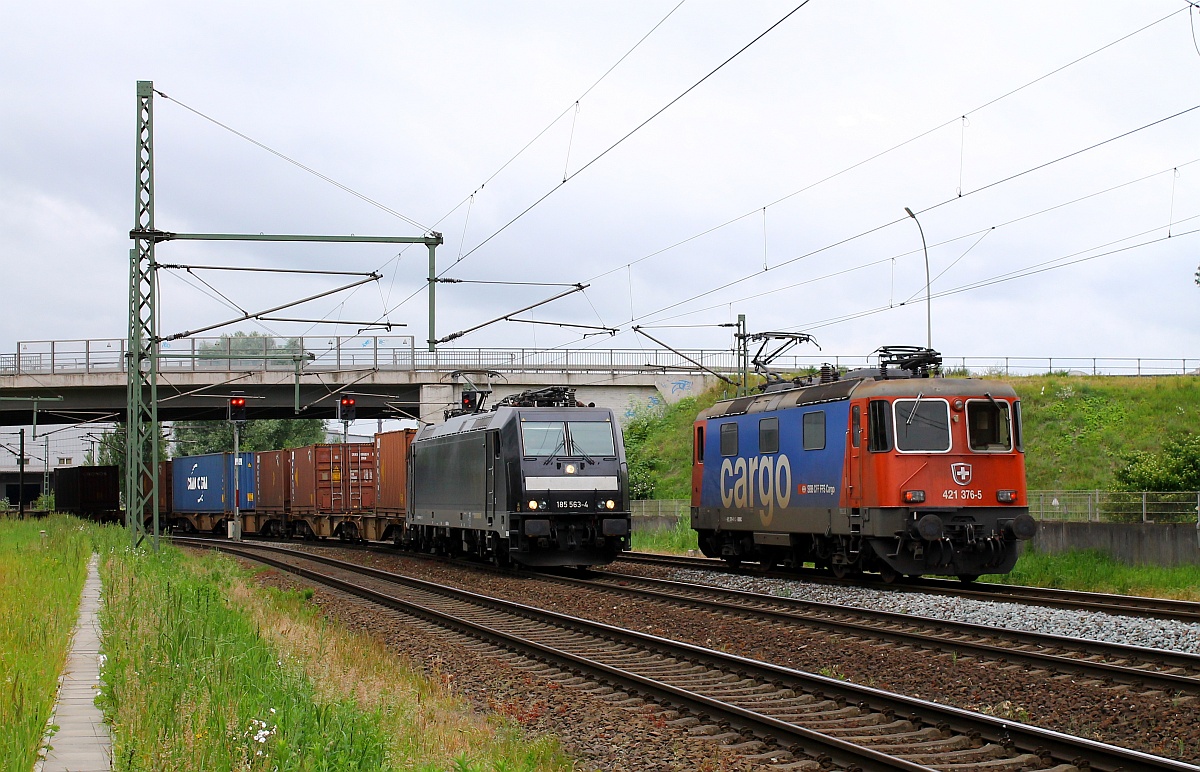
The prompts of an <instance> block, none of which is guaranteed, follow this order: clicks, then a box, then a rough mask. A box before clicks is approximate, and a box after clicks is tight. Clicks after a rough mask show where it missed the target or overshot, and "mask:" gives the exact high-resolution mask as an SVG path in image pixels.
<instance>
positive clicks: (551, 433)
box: [521, 421, 567, 456]
mask: <svg viewBox="0 0 1200 772" xmlns="http://www.w3.org/2000/svg"><path fill="white" fill-rule="evenodd" d="M521 444H523V445H524V446H525V455H527V456H553V455H554V454H555V453H558V452H559V451H561V450H564V449H565V448H566V446H567V425H566V424H565V423H563V422H562V421H525V422H523V423H522V424H521Z"/></svg>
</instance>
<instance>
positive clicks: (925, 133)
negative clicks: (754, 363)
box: [584, 9, 1186, 282]
mask: <svg viewBox="0 0 1200 772" xmlns="http://www.w3.org/2000/svg"><path fill="white" fill-rule="evenodd" d="M1183 10H1186V9H1179V10H1176V11H1172V12H1171V13H1169V14H1167V15H1166V16H1163V17H1161V18H1159V19H1157V20H1155V21H1152V22H1150V23H1149V24H1146V25H1144V26H1142V27H1139V28H1138V29H1136V30H1134V31H1133V32H1129V33H1127V34H1125V35H1122V36H1121V37H1119V38H1117V39H1116V40H1113V41H1111V42H1109V43H1105V44H1104V45H1102V46H1100V47H1099V48H1096V49H1093V50H1092V51H1089V52H1088V53H1086V54H1084V55H1082V56H1079V57H1076V58H1075V59H1072V60H1071V61H1069V62H1067V63H1066V64H1063V65H1061V66H1059V67H1056V68H1054V69H1053V70H1050V71H1049V72H1047V73H1045V74H1043V75H1040V76H1038V77H1036V78H1034V79H1033V80H1030V81H1027V82H1025V83H1023V84H1022V85H1020V86H1017V87H1015V88H1012V89H1009V90H1008V91H1006V92H1004V93H1003V94H1000V95H999V96H996V97H993V98H992V99H989V100H988V101H986V102H984V103H982V104H980V105H978V106H977V107H973V108H971V109H970V110H966V111H965V112H963V113H962V114H961V115H958V116H955V117H954V118H950V119H948V120H946V121H943V122H941V123H939V124H937V125H936V126H933V127H931V128H928V129H925V130H924V131H922V132H920V133H918V134H916V135H914V136H912V137H909V138H908V139H906V140H903V141H902V142H898V143H896V144H894V145H891V146H890V147H888V148H886V149H884V150H881V151H879V152H878V153H875V154H873V155H871V156H868V157H867V158H864V159H862V160H861V161H857V162H855V163H853V164H851V165H850V166H847V167H845V168H843V169H840V170H838V171H836V172H834V173H833V174H830V175H827V176H825V177H822V178H820V179H818V180H815V181H814V182H811V183H808V184H807V185H804V186H803V187H801V188H798V189H796V190H793V191H792V192H791V193H788V194H786V195H784V196H780V197H779V198H777V199H775V200H773V201H771V202H769V203H767V204H765V205H764V206H763V207H761V208H764V209H769V208H771V207H773V206H777V205H779V204H782V203H783V202H784V201H787V200H789V199H791V198H794V197H796V196H798V195H800V194H801V193H805V192H807V191H809V190H812V189H813V188H816V187H818V186H820V185H823V184H825V183H826V182H831V181H833V180H835V179H837V178H838V177H841V176H843V175H845V174H848V173H850V172H852V171H854V170H855V169H858V168H860V167H862V166H865V165H867V164H869V163H871V162H872V161H876V160H878V159H880V158H883V157H884V156H887V155H890V154H891V153H893V152H895V151H897V150H900V149H901V148H904V147H906V146H908V145H911V144H912V143H914V142H917V141H918V140H921V139H924V138H925V137H927V136H929V135H931V134H934V133H936V132H938V131H940V130H942V129H944V128H946V127H947V126H950V125H952V124H954V123H955V122H956V121H960V120H966V119H968V117H969V116H971V115H973V114H975V113H978V112H980V111H982V110H984V109H986V108H988V107H991V106H992V105H995V104H997V103H999V102H1002V101H1004V100H1005V99H1008V98H1009V97H1011V96H1014V95H1016V94H1018V93H1020V92H1022V91H1024V90H1025V89H1027V88H1030V87H1031V86H1034V85H1036V84H1037V83H1040V82H1041V81H1043V80H1046V79H1047V78H1050V77H1053V76H1054V75H1057V74H1058V73H1060V72H1063V71H1065V70H1067V69H1070V68H1071V67H1074V66H1075V65H1077V64H1080V63H1081V62H1084V61H1086V60H1087V59H1090V58H1091V57H1093V56H1095V55H1097V54H1099V53H1101V52H1103V51H1105V50H1107V49H1109V48H1112V47H1113V46H1115V45H1118V44H1120V43H1123V42H1124V41H1126V40H1129V39H1130V38H1132V37H1134V36H1136V35H1139V34H1141V33H1142V32H1145V31H1146V30H1149V29H1151V28H1152V27H1155V26H1157V25H1159V24H1162V23H1163V22H1165V21H1166V20H1167V19H1170V18H1172V17H1173V16H1176V15H1177V14H1179V13H1181V12H1182V11H1183ZM960 187H961V181H960ZM758 211H759V210H758V209H757V208H756V209H752V210H750V211H748V212H745V213H743V214H740V215H737V216H736V217H733V218H730V219H728V220H726V221H724V222H722V223H720V224H718V225H714V226H712V227H710V228H707V229H705V230H703V231H701V232H699V233H696V234H694V235H692V236H688V237H687V238H685V239H682V240H680V241H677V242H675V243H673V244H670V245H668V246H666V247H663V248H661V249H658V250H655V251H654V252H651V253H649V254H647V255H644V256H642V257H640V258H638V259H636V260H633V261H631V262H629V263H626V264H625V265H623V266H618V267H616V268H612V269H610V270H608V271H604V272H602V273H599V274H596V275H595V276H591V277H589V278H587V279H585V280H584V281H588V282H594V281H596V280H597V279H601V278H604V277H605V276H607V275H608V274H610V273H612V272H614V271H618V270H620V269H621V268H625V267H628V266H631V265H637V264H638V263H641V262H643V261H646V260H650V259H652V258H654V257H657V256H659V255H661V254H663V253H665V252H669V251H671V250H673V249H676V248H678V247H681V246H683V245H684V244H687V243H690V242H692V241H695V240H696V239H699V238H703V237H704V236H708V235H709V234H712V233H715V232H717V231H719V230H722V229H724V228H727V227H729V226H730V225H733V224H735V223H737V222H740V221H742V220H744V219H746V218H747V217H750V216H752V215H754V214H756V213H757V212H758Z"/></svg>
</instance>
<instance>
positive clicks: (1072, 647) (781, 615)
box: [540, 571, 1200, 694]
mask: <svg viewBox="0 0 1200 772" xmlns="http://www.w3.org/2000/svg"><path fill="white" fill-rule="evenodd" d="M540 576H544V577H545V578H546V579H548V580H551V581H556V582H560V583H565V584H570V585H574V586H580V587H590V588H602V589H604V590H607V591H610V592H618V593H622V594H625V595H629V596H633V597H638V598H642V599H645V600H649V601H657V602H663V603H672V604H685V605H689V606H692V607H699V608H704V609H707V610H712V611H715V612H718V613H723V614H733V615H738V616H741V617H745V618H750V619H756V620H760V621H765V622H774V623H779V624H784V625H789V626H795V625H803V626H808V627H816V628H819V629H823V630H826V631H828V632H832V633H837V634H843V635H853V636H859V637H866V638H874V639H876V640H879V641H881V642H888V643H891V644H896V645H902V646H913V647H916V648H922V649H939V650H944V651H950V652H953V653H955V654H958V655H963V656H973V657H977V658H983V659H994V660H1003V661H1007V662H1013V663H1020V664H1024V665H1028V666H1030V667H1033V668H1039V669H1044V670H1047V671H1050V672H1059V673H1068V674H1073V675H1081V676H1085V677H1088V678H1095V679H1101V680H1112V681H1115V682H1118V683H1123V684H1131V685H1134V686H1137V687H1139V688H1149V689H1158V690H1161V691H1164V692H1166V693H1168V694H1174V693H1176V692H1181V691H1182V692H1189V693H1200V656H1197V655H1195V654H1185V653H1182V652H1175V651H1165V650H1159V649H1145V648H1141V647H1137V646H1129V645H1124V644H1113V643H1105V642H1103V641H1091V640H1086V639H1078V638H1067V637H1064V636H1058V635H1048V634H1044V633H1033V632H1024V631H1021V630H1009V629H1005V628H994V627H988V626H985V625H978V624H972V623H967V622H953V621H946V620H941V619H933V618H929V617H919V616H913V615H911V614H901V613H895V612H889V611H875V610H871V609H864V608H858V607H847V606H840V605H837V604H834V603H823V602H819V601H807V600H800V599H795V598H784V597H779V596H774V595H764V594H762V593H755V592H748V591H744V590H732V589H726V588H720V587H711V586H708V585H701V584H692V583H688V582H679V581H670V580H666V579H652V578H648V577H642V576H633V575H629V574H621V573H614V572H607V571H606V572H603V573H601V574H600V575H599V577H597V578H591V579H579V578H573V577H564V576H561V575H554V574H551V575H540Z"/></svg>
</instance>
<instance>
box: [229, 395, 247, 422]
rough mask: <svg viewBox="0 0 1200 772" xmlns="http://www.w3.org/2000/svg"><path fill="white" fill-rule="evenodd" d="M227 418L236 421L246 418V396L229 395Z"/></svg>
mask: <svg viewBox="0 0 1200 772" xmlns="http://www.w3.org/2000/svg"><path fill="white" fill-rule="evenodd" d="M229 420H230V421H234V422H235V423H236V422H238V421H245V420H246V398H245V397H230V398H229Z"/></svg>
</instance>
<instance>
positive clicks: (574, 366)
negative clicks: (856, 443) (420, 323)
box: [0, 335, 1200, 376]
mask: <svg viewBox="0 0 1200 772" xmlns="http://www.w3.org/2000/svg"><path fill="white" fill-rule="evenodd" d="M17 349H18V350H17V352H16V353H12V354H0V375H78V374H91V373H114V372H124V368H125V353H126V352H125V350H126V341H125V340H124V339H121V338H97V339H89V340H60V341H46V340H43V341H22V342H20V343H18V344H17ZM159 353H160V354H161V355H162V358H161V359H160V360H159V368H160V370H162V371H163V372H246V371H262V370H281V371H286V370H292V369H293V368H294V367H295V366H296V361H295V358H299V360H300V364H301V365H302V366H303V369H304V370H305V371H308V372H311V371H333V370H366V369H378V370H437V371H446V370H497V371H500V372H529V371H545V372H605V371H608V372H622V373H627V372H646V371H648V370H656V369H660V370H662V371H663V372H665V373H669V372H688V373H697V372H700V368H698V367H696V365H694V364H693V363H692V362H689V361H688V359H692V360H695V361H696V362H700V363H702V364H703V365H704V366H705V367H707V368H710V369H713V370H716V371H718V372H724V373H728V372H733V371H735V370H736V369H737V364H738V363H737V355H736V353H735V352H734V351H732V350H729V349H724V350H722V349H699V350H696V349H689V350H685V351H683V352H682V353H683V354H684V355H686V358H685V356H681V355H680V354H677V353H675V352H673V351H668V350H663V349H600V348H582V349H557V348H555V349H533V348H512V349H508V348H449V347H442V348H439V349H438V350H437V351H426V350H424V349H422V348H418V347H417V345H416V341H415V339H414V337H413V336H411V335H358V336H350V337H321V336H316V337H312V336H304V337H295V338H273V337H260V336H242V337H237V336H235V337H219V338H188V339H183V340H176V341H169V342H164V343H162V344H160V346H159ZM824 363H829V364H832V365H834V366H835V367H839V368H846V369H853V368H856V367H869V366H871V365H872V364H874V361H873V360H872V357H871V356H870V355H869V354H868V355H852V356H845V355H835V354H820V353H818V354H813V355H805V356H790V357H781V358H780V359H779V360H777V361H776V362H774V363H773V364H772V367H773V368H774V369H776V370H777V371H780V372H803V371H807V370H811V369H815V368H819V367H820V366H821V365H822V364H824ZM943 370H944V371H946V372H948V373H951V374H969V375H976V376H987V375H991V376H1013V375H1040V374H1045V373H1071V374H1086V375H1180V374H1189V373H1190V374H1200V358H1180V359H1166V358H1148V357H987V356H973V357H958V356H945V357H943Z"/></svg>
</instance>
